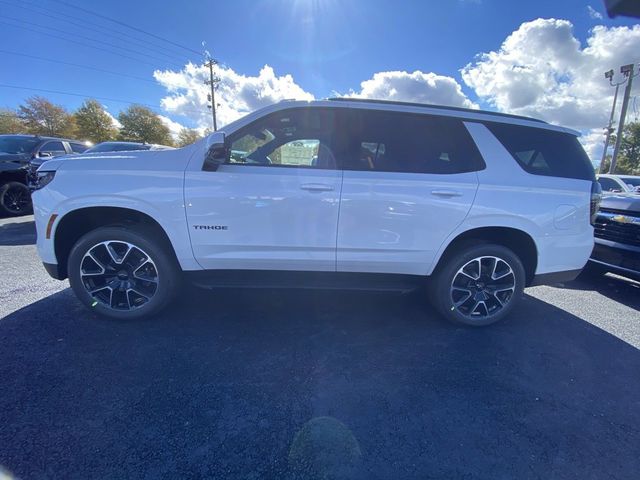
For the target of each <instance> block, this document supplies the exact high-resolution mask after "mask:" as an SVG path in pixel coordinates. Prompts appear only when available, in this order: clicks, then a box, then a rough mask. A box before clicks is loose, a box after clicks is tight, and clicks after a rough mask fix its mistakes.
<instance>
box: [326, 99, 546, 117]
mask: <svg viewBox="0 0 640 480" xmlns="http://www.w3.org/2000/svg"><path fill="white" fill-rule="evenodd" d="M327 100H330V101H332V102H358V103H374V104H381V105H399V106H403V107H424V108H434V109H439V110H453V111H456V112H465V113H481V114H483V115H493V116H496V117H507V118H517V119H520V120H529V121H531V122H539V123H547V122H545V121H544V120H540V119H537V118H531V117H525V116H523V115H513V114H510V113H500V112H489V111H487V110H475V109H473V108H463V107H449V106H446V105H431V104H428V103H417V102H398V101H395V100H375V99H368V98H351V97H332V98H327Z"/></svg>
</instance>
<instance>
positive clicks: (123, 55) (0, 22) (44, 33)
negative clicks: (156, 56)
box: [0, 20, 158, 68]
mask: <svg viewBox="0 0 640 480" xmlns="http://www.w3.org/2000/svg"><path fill="white" fill-rule="evenodd" d="M0 24H3V25H9V26H10V27H14V28H19V29H27V30H30V31H32V29H31V28H27V27H23V26H21V25H14V24H12V23H9V22H3V21H1V20H0ZM35 32H36V33H38V34H40V35H46V36H49V37H53V38H58V39H60V40H65V41H67V42H70V43H75V44H76V45H81V46H83V47H88V48H93V49H95V50H101V51H103V52H107V53H110V54H112V55H117V56H119V57H122V58H128V59H129V60H133V61H134V62H137V63H143V64H145V65H150V66H152V67H154V68H158V65H157V64H155V63H150V62H145V61H144V60H140V59H139V58H135V57H131V56H129V55H125V54H123V53H119V52H114V51H113V50H107V49H106V48H102V47H96V46H94V45H87V44H86V43H82V42H76V41H75V40H71V39H70V38H66V37H61V36H60V35H56V34H54V33H48V32H38V31H35Z"/></svg>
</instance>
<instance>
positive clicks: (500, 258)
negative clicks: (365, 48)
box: [33, 99, 599, 325]
mask: <svg viewBox="0 0 640 480" xmlns="http://www.w3.org/2000/svg"><path fill="white" fill-rule="evenodd" d="M38 174H39V177H40V178H39V183H38V184H39V186H40V189H39V190H37V191H36V192H35V193H34V195H33V200H34V204H35V216H36V224H37V229H38V251H39V253H40V256H41V257H42V260H43V262H44V264H45V268H46V269H47V271H48V272H49V273H50V274H51V275H52V276H53V277H54V278H58V279H64V278H66V277H68V278H69V281H70V283H71V287H72V288H73V290H74V291H75V293H76V295H77V296H78V298H79V299H80V300H81V301H82V302H83V303H84V304H85V305H87V306H89V307H90V308H93V310H94V311H95V312H97V313H100V314H103V315H106V316H109V317H115V318H121V319H132V318H138V317H142V316H147V315H151V314H154V313H156V312H158V311H159V310H160V309H161V308H162V307H164V306H165V305H167V304H168V303H169V301H170V300H171V299H172V298H173V297H175V295H176V292H178V290H179V285H180V284H181V283H182V281H183V279H188V280H190V281H191V282H195V283H196V284H199V285H204V286H208V287H225V286H241V285H247V284H249V285H251V286H256V285H257V286H297V287H318V288H340V289H346V288H370V289H377V290H386V289H398V290H409V289H413V288H416V287H421V286H423V285H424V286H426V287H427V291H428V292H429V294H430V298H431V301H432V302H433V304H434V305H435V306H436V307H437V309H438V310H439V312H440V313H441V314H442V315H443V316H444V317H446V318H448V319H450V320H453V321H456V322H460V323H463V324H468V325H487V324H490V323H493V322H495V321H497V320H499V319H501V318H502V317H504V316H505V315H507V314H508V313H509V312H510V311H511V310H512V308H513V307H514V305H515V303H516V302H517V300H518V299H519V298H520V297H521V296H522V292H523V288H524V287H525V286H527V285H532V284H538V283H543V282H544V283H548V282H556V281H563V280H564V281H566V280H570V279H573V278H574V277H575V276H576V275H577V274H578V273H579V271H580V270H581V269H582V267H583V266H584V265H585V263H586V261H587V259H588V258H589V255H590V253H591V250H592V248H593V228H592V226H591V224H590V220H592V219H593V216H594V213H595V210H596V208H597V201H598V198H599V195H598V193H599V185H598V184H597V183H596V182H595V177H594V171H593V167H592V166H591V164H590V162H589V159H588V158H587V155H586V154H585V152H584V150H583V149H582V148H581V146H580V144H579V142H578V140H577V138H576V132H573V131H570V130H567V129H565V128H561V127H557V126H553V125H549V124H547V123H545V122H542V121H538V120H533V119H530V118H524V117H516V116H510V115H502V114H496V113H493V112H482V111H477V110H466V109H456V108H448V107H437V106H429V105H422V104H407V103H397V102H382V101H362V100H353V99H330V100H323V101H316V102H291V101H289V102H281V103H278V104H275V105H272V106H269V107H267V108H264V109H262V110H260V111H257V112H254V113H252V114H250V115H247V116H246V117H244V118H242V119H240V120H238V121H236V122H234V123H232V124H230V125H228V126H227V127H225V128H223V129H222V130H220V131H218V132H216V133H213V134H211V135H209V136H208V137H207V138H206V139H203V140H201V141H200V142H197V143H195V144H193V145H190V146H188V147H185V148H182V149H178V150H168V151H136V152H117V153H103V154H92V155H81V156H78V155H76V156H74V158H73V160H65V159H55V160H51V161H49V162H47V163H45V164H44V165H43V167H42V168H41V169H40V171H39V173H38Z"/></svg>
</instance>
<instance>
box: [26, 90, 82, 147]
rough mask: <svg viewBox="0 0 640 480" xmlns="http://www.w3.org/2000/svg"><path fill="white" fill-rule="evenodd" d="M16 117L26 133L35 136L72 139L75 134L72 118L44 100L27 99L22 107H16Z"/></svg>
mask: <svg viewBox="0 0 640 480" xmlns="http://www.w3.org/2000/svg"><path fill="white" fill-rule="evenodd" d="M18 116H19V117H20V119H21V120H22V122H23V123H24V125H25V127H26V129H27V131H28V132H29V133H33V134H35V135H50V136H52V137H72V136H73V134H74V132H75V122H74V119H73V116H72V115H71V114H69V112H67V110H65V108H64V107H62V106H60V105H55V104H53V103H51V102H50V101H49V100H47V99H46V98H42V97H38V96H35V97H31V98H28V99H27V101H26V102H25V104H24V105H20V106H19V107H18Z"/></svg>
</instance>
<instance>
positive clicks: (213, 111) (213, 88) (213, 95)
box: [209, 59, 218, 132]
mask: <svg viewBox="0 0 640 480" xmlns="http://www.w3.org/2000/svg"><path fill="white" fill-rule="evenodd" d="M209 84H210V85H211V118H212V120H213V131H214V132H215V131H216V130H218V123H217V121H216V84H215V82H214V79H213V60H212V59H209Z"/></svg>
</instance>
